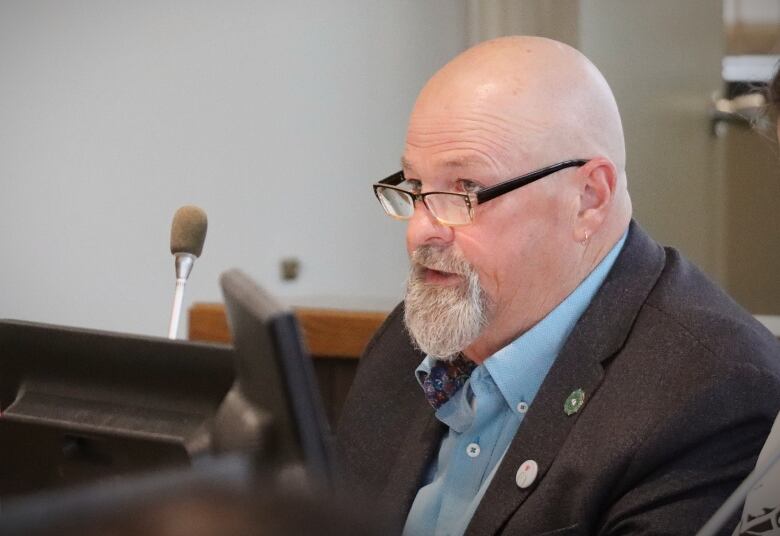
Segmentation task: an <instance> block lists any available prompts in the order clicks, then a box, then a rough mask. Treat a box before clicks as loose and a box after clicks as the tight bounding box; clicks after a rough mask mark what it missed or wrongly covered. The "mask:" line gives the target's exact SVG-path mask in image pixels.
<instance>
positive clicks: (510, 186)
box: [388, 160, 588, 203]
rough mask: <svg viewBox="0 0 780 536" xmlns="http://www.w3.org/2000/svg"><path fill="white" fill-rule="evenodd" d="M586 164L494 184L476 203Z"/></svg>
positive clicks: (567, 163) (572, 163)
mask: <svg viewBox="0 0 780 536" xmlns="http://www.w3.org/2000/svg"><path fill="white" fill-rule="evenodd" d="M587 163H588V160H566V161H565V162H559V163H557V164H553V165H552V166H547V167H546V168H542V169H540V170H538V171H534V172H533V173H529V174H528V175H521V176H520V177H517V178H516V179H510V180H508V181H506V182H502V183H500V184H496V185H495V186H491V187H490V188H485V189H484V190H480V191H479V192H477V203H484V202H485V201H490V200H491V199H493V198H495V197H498V196H499V195H503V194H505V193H507V192H511V191H512V190H516V189H518V188H520V187H521V186H525V185H526V184H530V183H532V182H534V181H538V180H539V179H543V178H544V177H546V176H547V175H552V174H553V173H555V172H557V171H560V170H562V169H566V168H570V167H579V166H584V165H585V164H587ZM388 178H389V177H388Z"/></svg>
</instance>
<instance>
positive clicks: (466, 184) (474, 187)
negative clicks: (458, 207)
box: [457, 179, 482, 194]
mask: <svg viewBox="0 0 780 536" xmlns="http://www.w3.org/2000/svg"><path fill="white" fill-rule="evenodd" d="M457 187H458V190H461V191H464V192H466V193H467V194H474V193H477V192H478V191H480V190H481V189H482V185H480V184H477V183H476V182H474V181H472V180H469V179H460V180H458V184H457Z"/></svg>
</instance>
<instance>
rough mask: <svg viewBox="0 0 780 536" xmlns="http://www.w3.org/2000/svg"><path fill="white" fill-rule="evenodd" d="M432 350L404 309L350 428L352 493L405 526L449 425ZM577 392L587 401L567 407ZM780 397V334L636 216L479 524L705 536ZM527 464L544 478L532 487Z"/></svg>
mask: <svg viewBox="0 0 780 536" xmlns="http://www.w3.org/2000/svg"><path fill="white" fill-rule="evenodd" d="M422 358H423V355H422V354H420V353H419V352H418V351H415V350H414V348H413V347H412V345H411V343H410V341H409V338H408V335H407V334H406V332H405V330H404V327H403V310H402V307H401V306H399V307H398V308H397V309H396V310H395V311H394V312H393V313H392V314H391V315H390V317H389V318H388V319H387V321H386V323H385V324H384V325H383V326H382V328H380V330H379V331H378V332H377V334H376V336H375V337H374V339H373V341H372V342H371V343H370V344H369V346H368V348H367V349H366V352H365V355H364V356H363V359H362V362H361V364H360V368H359V370H358V374H357V377H356V379H355V382H354V384H353V386H352V389H351V391H350V394H349V396H348V399H347V401H346V404H345V407H344V410H343V413H342V419H341V422H340V425H339V431H338V447H339V451H340V455H341V462H342V467H343V469H344V473H343V476H344V478H345V480H346V482H347V483H348V485H349V486H350V489H351V490H352V491H353V492H355V491H356V490H361V492H362V493H363V494H374V496H375V500H376V501H377V502H376V504H377V505H378V507H380V508H382V507H383V508H389V509H390V510H391V511H392V512H393V513H394V514H395V516H396V519H397V520H398V522H399V524H402V523H403V521H404V519H405V517H406V514H407V513H408V511H409V508H410V506H411V503H412V501H413V500H414V497H415V495H416V493H417V489H418V487H419V485H420V481H421V478H422V476H423V473H424V470H425V469H426V467H427V466H428V464H429V463H430V462H431V459H432V457H433V456H435V454H436V453H437V451H438V445H439V441H440V439H441V437H442V434H443V432H444V427H443V425H441V424H440V423H439V421H437V420H436V418H435V417H434V412H433V410H432V408H431V407H430V406H429V405H428V403H427V402H426V400H425V397H424V396H423V393H422V391H421V389H420V387H419V386H418V384H417V382H416V380H415V378H414V369H415V368H416V367H417V365H418V364H419V362H420V361H421V359H422ZM577 388H581V389H582V390H583V391H584V392H585V404H584V406H583V407H582V409H581V410H580V411H579V412H577V413H574V414H573V415H567V414H566V413H565V412H564V410H563V407H564V401H565V400H566V398H567V395H569V394H570V393H571V392H572V391H574V390H575V389H577ZM779 408H780V345H778V342H777V340H775V339H774V337H773V336H772V335H771V334H770V333H769V332H768V331H767V330H766V329H764V328H763V326H761V325H760V324H759V323H757V322H756V321H755V320H754V319H753V318H752V317H751V316H750V315H749V314H747V313H746V312H745V311H744V310H742V309H741V308H740V307H739V306H738V305H736V304H735V303H734V302H733V301H732V300H731V299H730V298H729V297H728V296H726V295H725V294H724V293H723V292H722V291H720V290H719V289H718V288H716V287H715V285H713V284H712V283H711V282H710V281H709V280H708V279H707V278H706V277H705V276H704V275H703V274H702V273H701V272H699V271H698V270H697V269H696V268H695V267H694V266H692V265H691V264H690V263H688V262H687V261H686V260H684V259H683V258H681V257H680V255H679V253H677V252H676V251H675V250H673V249H664V248H662V247H660V246H659V245H658V244H656V243H655V242H654V241H652V240H651V239H650V238H649V237H648V236H647V235H646V234H645V233H644V232H643V231H642V230H641V229H640V228H639V227H638V226H637V225H636V224H635V223H632V224H631V228H630V230H629V235H628V239H627V241H626V244H625V246H624V248H623V251H622V252H621V254H620V256H619V257H618V259H617V261H616V262H615V265H614V266H613V269H612V271H611V272H610V274H609V275H608V276H607V279H606V280H605V282H604V284H603V286H602V287H601V289H600V290H599V291H598V293H597V294H596V296H595V297H594V299H593V301H592V302H591V304H590V306H589V307H588V309H587V310H586V312H585V313H584V314H583V316H582V318H581V319H580V320H579V322H578V323H577V325H576V327H575V328H574V330H573V332H572V334H571V336H570V337H569V339H568V340H567V341H566V344H565V346H564V348H563V350H562V351H561V353H560V355H559V356H558V358H557V360H556V362H555V364H554V365H553V367H552V368H551V370H550V372H549V374H548V375H547V378H546V379H545V381H544V383H543V384H542V386H541V389H540V390H539V393H538V394H537V396H536V398H535V399H534V402H533V404H532V405H531V408H530V410H529V411H528V413H527V414H526V416H525V419H524V420H523V422H522V424H521V425H520V428H519V429H518V432H517V435H516V436H515V438H514V440H513V441H512V444H511V445H510V447H509V450H508V451H507V453H506V456H505V457H504V460H503V462H502V463H501V466H500V467H499V469H498V471H497V472H496V474H495V477H494V478H493V480H492V482H491V484H490V486H489V488H488V490H487V493H486V494H485V496H484V498H483V500H482V502H481V503H480V505H479V508H478V509H477V511H476V513H475V515H474V517H473V519H472V521H471V524H470V525H469V527H468V530H467V534H496V533H506V534H556V535H563V534H639V533H641V534H686V535H688V534H693V533H695V532H696V530H697V529H698V528H699V527H700V526H701V525H702V524H703V523H704V522H705V521H706V519H707V518H708V517H709V516H710V515H711V514H712V512H714V510H715V509H716V508H717V507H718V506H719V505H720V504H721V503H722V502H723V501H724V500H725V498H726V497H727V496H728V495H729V494H730V492H731V491H732V490H733V489H734V488H736V486H737V485H738V484H739V482H740V481H741V480H742V479H743V478H744V477H745V476H746V475H747V474H748V473H749V472H750V470H751V469H752V467H753V465H754V464H755V460H756V457H757V455H758V452H759V450H760V449H761V445H762V443H763V442H764V440H765V438H766V436H767V434H768V432H769V429H770V427H771V424H772V421H773V419H774V416H775V414H776V413H777V412H778V409H779ZM525 460H535V461H536V463H537V464H538V467H539V474H538V477H537V478H536V480H535V481H534V483H533V485H532V486H531V487H529V488H527V489H520V488H519V487H518V486H517V485H516V483H515V474H516V471H517V469H518V468H519V467H520V465H521V464H522V463H523V462H524V461H525ZM735 523H736V519H735ZM731 528H733V526H732V527H731ZM726 533H730V530H728V531H726Z"/></svg>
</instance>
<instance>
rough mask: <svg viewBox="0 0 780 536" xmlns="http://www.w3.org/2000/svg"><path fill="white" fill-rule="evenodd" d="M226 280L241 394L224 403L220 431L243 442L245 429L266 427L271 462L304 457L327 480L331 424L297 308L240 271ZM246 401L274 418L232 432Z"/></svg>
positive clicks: (224, 286)
mask: <svg viewBox="0 0 780 536" xmlns="http://www.w3.org/2000/svg"><path fill="white" fill-rule="evenodd" d="M220 283H221V286H222V293H223V295H224V297H225V309H226V312H227V318H228V324H229V326H230V331H231V334H232V337H233V345H234V347H235V351H236V359H237V364H236V386H235V391H234V393H233V394H235V395H236V396H235V397H231V395H229V396H228V400H226V404H224V405H223V407H222V408H221V410H220V411H221V413H222V415H221V417H222V418H220V419H218V423H217V427H216V430H215V432H216V435H217V436H218V437H220V438H222V439H224V440H229V441H230V438H231V437H232V438H233V439H232V441H233V442H236V443H241V442H242V439H241V437H242V436H246V435H247V434H249V435H252V434H257V433H258V432H259V433H260V434H263V435H265V436H266V437H265V439H266V441H265V444H264V445H262V448H261V449H257V450H258V451H259V452H261V453H262V454H263V455H264V458H265V459H266V461H273V462H274V464H282V465H285V464H289V463H293V464H294V463H296V462H302V464H303V466H304V467H305V468H306V469H307V470H308V474H309V476H313V477H314V478H319V479H326V478H327V477H328V474H329V464H330V461H331V455H330V442H331V441H330V429H329V426H328V422H327V419H326V417H325V410H324V407H323V403H322V399H321V396H320V392H319V388H318V384H317V381H316V377H315V375H314V367H313V364H312V362H311V357H310V356H309V353H308V352H307V350H306V348H305V346H304V344H303V340H302V337H301V332H300V329H299V327H298V321H297V319H296V317H295V315H294V314H293V312H292V311H291V310H289V309H288V308H285V307H282V306H281V305H280V304H279V303H278V302H277V301H276V300H275V299H274V298H273V297H272V296H271V295H269V294H268V293H267V292H265V291H264V290H263V289H262V288H260V287H259V286H258V285H256V284H255V283H254V282H253V281H252V280H251V279H250V278H249V277H247V276H246V275H245V274H243V273H242V272H240V271H239V270H229V271H227V272H225V273H223V274H222V276H221V278H220ZM244 407H248V408H252V407H254V408H260V409H261V410H263V411H264V412H265V413H266V415H268V416H269V418H270V422H269V425H268V426H267V427H266V428H265V429H263V430H258V431H255V430H251V427H250V428H249V429H247V430H241V429H235V430H233V431H232V432H231V430H226V429H225V428H226V427H225V426H220V423H237V422H239V420H240V419H237V418H236V415H237V414H238V413H240V412H243V411H244V410H243V409H242V408H244ZM269 435H270V436H271V437H270V440H269V438H268V437H267V436H269ZM228 450H232V449H228Z"/></svg>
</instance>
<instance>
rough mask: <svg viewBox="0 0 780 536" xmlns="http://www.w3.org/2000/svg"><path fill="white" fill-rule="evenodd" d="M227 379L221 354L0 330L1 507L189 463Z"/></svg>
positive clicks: (31, 328)
mask: <svg viewBox="0 0 780 536" xmlns="http://www.w3.org/2000/svg"><path fill="white" fill-rule="evenodd" d="M234 376H235V375H234V370H233V354H232V350H231V349H230V348H229V347H227V346H221V345H209V344H200V343H189V342H183V341H170V340H167V339H161V338H150V337H142V336H133V335H124V334H118V333H107V332H99V331H93V330H85V329H77V328H67V327H61V326H51V325H42V324H33V323H28V322H18V321H0V412H2V413H1V414H0V445H2V456H0V498H5V497H8V496H11V495H18V494H22V493H29V492H35V491H40V490H44V489H51V488H57V487H61V486H66V485H71V484H77V483H83V482H89V481H94V480H100V479H105V478H114V477H117V476H122V475H127V474H131V473H135V472H138V471H148V470H150V469H155V468H159V467H162V466H169V465H187V464H189V463H190V461H191V460H192V458H193V457H196V456H199V455H201V454H206V453H207V452H208V451H209V449H210V441H211V436H210V429H209V426H210V423H211V420H212V418H213V416H214V415H215V413H216V411H217V408H218V406H219V404H220V402H221V401H222V400H223V398H224V397H225V394H226V393H227V392H228V390H229V388H230V386H231V384H232V383H233V380H234Z"/></svg>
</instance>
